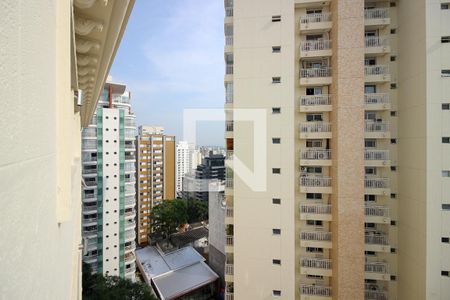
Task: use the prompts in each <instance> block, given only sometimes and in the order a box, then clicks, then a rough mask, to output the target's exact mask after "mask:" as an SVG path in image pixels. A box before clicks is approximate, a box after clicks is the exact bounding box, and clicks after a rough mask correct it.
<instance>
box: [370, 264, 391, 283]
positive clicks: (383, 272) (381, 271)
mask: <svg viewBox="0 0 450 300" xmlns="http://www.w3.org/2000/svg"><path fill="white" fill-rule="evenodd" d="M364 278H365V279H371V280H390V279H391V275H390V274H389V265H388V264H387V263H385V262H366V264H365V276H364Z"/></svg>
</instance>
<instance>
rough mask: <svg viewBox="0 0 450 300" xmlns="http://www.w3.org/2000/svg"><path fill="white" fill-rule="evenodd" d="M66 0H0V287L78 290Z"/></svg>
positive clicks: (76, 132)
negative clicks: (1, 112)
mask: <svg viewBox="0 0 450 300" xmlns="http://www.w3.org/2000/svg"><path fill="white" fill-rule="evenodd" d="M69 8H70V1H68V0H67V1H43V0H37V1H16V0H5V1H2V2H1V3H0V11H2V15H3V17H2V18H1V20H0V28H1V32H2V34H1V35H0V47H1V52H0V53H1V54H0V86H1V88H0V90H1V91H2V107H3V110H2V111H3V114H2V118H1V119H0V126H1V128H2V131H1V133H0V137H1V140H2V143H1V144H0V157H1V159H0V178H1V180H0V202H1V206H2V209H1V210H0V228H1V230H0V269H1V270H2V272H1V274H0V282H1V285H0V295H1V296H2V299H29V298H30V297H31V295H32V298H33V299H77V298H80V297H81V296H80V292H81V288H80V284H81V280H80V279H81V278H80V271H81V270H80V261H81V260H80V258H81V253H80V251H79V250H77V249H78V245H79V244H80V243H81V233H80V208H81V190H80V188H81V185H80V181H81V171H80V170H81V165H80V140H81V137H80V125H79V124H80V118H79V115H78V114H74V100H73V95H72V93H71V86H70V40H69V37H70V23H69V20H70V17H69V13H70V10H69Z"/></svg>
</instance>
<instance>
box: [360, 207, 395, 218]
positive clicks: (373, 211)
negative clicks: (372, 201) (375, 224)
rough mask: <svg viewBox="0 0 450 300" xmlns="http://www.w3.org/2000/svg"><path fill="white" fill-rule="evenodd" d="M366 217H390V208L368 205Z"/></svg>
mask: <svg viewBox="0 0 450 300" xmlns="http://www.w3.org/2000/svg"><path fill="white" fill-rule="evenodd" d="M365 215H366V216H373V217H386V218H388V217H389V208H388V207H385V206H379V205H366V206H365Z"/></svg>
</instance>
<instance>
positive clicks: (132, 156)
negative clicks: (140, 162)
mask: <svg viewBox="0 0 450 300" xmlns="http://www.w3.org/2000/svg"><path fill="white" fill-rule="evenodd" d="M125 160H136V156H135V155H125Z"/></svg>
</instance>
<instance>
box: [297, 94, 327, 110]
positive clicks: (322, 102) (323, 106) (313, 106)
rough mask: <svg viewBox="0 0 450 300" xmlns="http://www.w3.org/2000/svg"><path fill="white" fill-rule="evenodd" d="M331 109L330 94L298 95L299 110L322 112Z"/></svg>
mask: <svg viewBox="0 0 450 300" xmlns="http://www.w3.org/2000/svg"><path fill="white" fill-rule="evenodd" d="M331 109H332V106H331V95H305V96H300V105H299V110H300V112H323V111H331Z"/></svg>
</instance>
